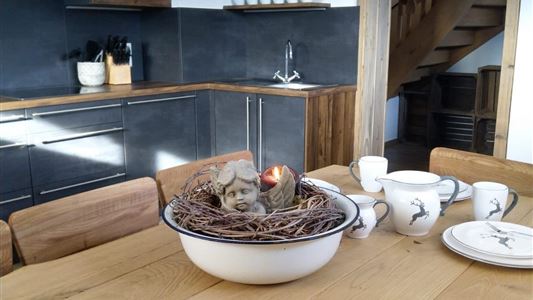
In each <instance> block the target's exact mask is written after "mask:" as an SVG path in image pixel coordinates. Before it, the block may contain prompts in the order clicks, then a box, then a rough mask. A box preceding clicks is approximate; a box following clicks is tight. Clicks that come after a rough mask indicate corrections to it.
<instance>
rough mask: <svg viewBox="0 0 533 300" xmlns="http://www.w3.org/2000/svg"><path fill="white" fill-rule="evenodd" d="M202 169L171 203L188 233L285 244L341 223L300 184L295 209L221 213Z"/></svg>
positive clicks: (314, 190)
mask: <svg viewBox="0 0 533 300" xmlns="http://www.w3.org/2000/svg"><path fill="white" fill-rule="evenodd" d="M218 164H220V163H214V164H210V165H206V166H204V167H203V168H202V169H201V170H199V171H198V172H197V173H195V174H194V175H192V176H191V177H190V178H189V179H188V180H187V182H186V183H185V185H184V186H183V188H182V189H183V193H182V194H180V195H175V198H174V199H173V201H172V202H171V204H170V205H171V207H172V208H173V212H174V220H175V221H176V223H177V224H178V225H179V226H181V227H183V228H185V229H188V230H190V231H193V232H197V233H200V234H205V235H209V236H214V237H221V238H227V239H233V240H286V239H293V238H299V237H307V236H312V235H315V234H318V233H322V232H325V231H328V230H330V229H332V228H334V227H336V226H338V225H339V224H340V223H342V222H343V221H344V218H345V215H344V212H343V211H342V210H341V209H339V208H337V207H335V203H334V200H333V199H332V198H331V197H330V196H328V194H326V193H325V192H324V191H322V190H321V189H319V188H318V187H317V186H315V185H313V184H311V183H308V182H305V181H300V182H299V184H298V185H297V186H296V189H297V191H296V197H297V203H299V204H298V205H295V206H292V207H288V208H284V209H278V210H275V211H273V212H271V213H268V214H257V213H249V212H240V211H228V210H224V209H221V203H220V199H219V198H218V197H217V196H216V193H215V191H214V188H213V185H212V183H211V181H210V180H203V181H202V180H201V178H206V175H207V174H208V172H209V167H210V166H213V165H218Z"/></svg>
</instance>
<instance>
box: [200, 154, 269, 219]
mask: <svg viewBox="0 0 533 300" xmlns="http://www.w3.org/2000/svg"><path fill="white" fill-rule="evenodd" d="M209 171H210V173H211V181H212V183H213V187H214V189H215V192H216V194H217V196H218V197H219V198H220V202H221V203H222V208H225V209H227V210H239V211H242V212H253V213H259V214H264V213H265V212H266V210H265V207H264V206H263V205H262V204H261V203H260V202H259V187H260V185H261V179H260V178H259V175H258V174H257V171H256V169H255V167H254V165H253V163H252V162H251V161H247V160H244V159H241V160H239V161H230V162H228V163H227V164H226V165H225V166H224V167H223V168H222V169H218V168H216V167H211V169H210V170H209Z"/></svg>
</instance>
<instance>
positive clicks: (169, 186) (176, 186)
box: [155, 151, 253, 206]
mask: <svg viewBox="0 0 533 300" xmlns="http://www.w3.org/2000/svg"><path fill="white" fill-rule="evenodd" d="M239 159H246V160H251V161H253V154H252V152H250V151H239V152H232V153H228V154H223V155H218V156H213V157H210V158H206V159H202V160H196V161H193V162H190V163H188V164H183V165H180V166H176V167H172V168H168V169H164V170H160V171H158V172H157V173H156V175H155V178H156V181H157V188H158V189H159V195H160V197H161V205H162V206H164V205H166V204H168V203H169V202H170V201H172V198H174V195H176V194H178V195H179V194H181V193H182V192H183V189H182V188H183V187H184V185H185V182H187V179H189V178H190V177H191V176H192V175H194V174H195V173H196V172H198V171H199V170H200V169H202V168H203V167H205V166H206V165H210V164H214V163H225V162H228V161H230V160H239ZM222 165H223V164H222ZM206 179H209V176H208V175H205V176H201V177H199V178H198V180H206Z"/></svg>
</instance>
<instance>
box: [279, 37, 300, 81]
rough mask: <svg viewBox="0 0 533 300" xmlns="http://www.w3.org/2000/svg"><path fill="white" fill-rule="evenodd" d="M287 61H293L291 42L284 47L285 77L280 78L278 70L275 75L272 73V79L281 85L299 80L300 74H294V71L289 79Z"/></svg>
mask: <svg viewBox="0 0 533 300" xmlns="http://www.w3.org/2000/svg"><path fill="white" fill-rule="evenodd" d="M289 60H290V61H292V60H293V55H292V44H291V40H288V41H287V44H286V45H285V76H281V75H280V74H279V73H280V70H278V71H276V73H274V77H273V79H279V80H281V82H283V83H289V82H291V81H293V80H294V79H300V74H299V73H298V72H296V70H292V72H293V75H292V76H291V77H289Z"/></svg>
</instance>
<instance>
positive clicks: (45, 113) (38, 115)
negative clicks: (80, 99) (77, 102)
mask: <svg viewBox="0 0 533 300" xmlns="http://www.w3.org/2000/svg"><path fill="white" fill-rule="evenodd" d="M121 106H122V104H109V105H100V106H91V107H82V108H73V109H64V110H56V111H49V112H42V113H33V114H31V115H32V116H34V117H46V116H53V115H60V114H68V113H73V112H81V111H90V110H97V109H105V108H113V107H121Z"/></svg>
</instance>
